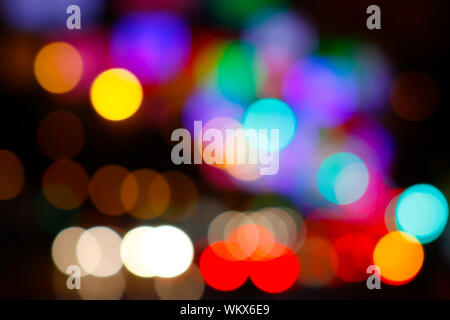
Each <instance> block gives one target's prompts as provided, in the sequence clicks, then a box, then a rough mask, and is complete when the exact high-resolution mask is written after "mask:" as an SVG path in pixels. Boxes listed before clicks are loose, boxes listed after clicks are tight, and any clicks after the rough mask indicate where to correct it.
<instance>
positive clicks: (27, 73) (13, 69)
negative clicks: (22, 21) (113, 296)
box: [0, 33, 35, 92]
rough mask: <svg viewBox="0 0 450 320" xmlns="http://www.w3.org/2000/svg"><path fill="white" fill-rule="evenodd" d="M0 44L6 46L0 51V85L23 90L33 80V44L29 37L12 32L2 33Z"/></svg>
mask: <svg viewBox="0 0 450 320" xmlns="http://www.w3.org/2000/svg"><path fill="white" fill-rule="evenodd" d="M0 46H1V47H2V48H8V49H7V50H2V51H1V52H0V68H1V70H2V72H1V74H0V79H1V81H2V86H4V88H7V89H8V90H13V91H16V92H17V91H19V92H23V90H25V89H28V88H29V87H30V85H31V83H32V81H34V79H33V62H34V55H35V47H34V44H33V43H32V42H31V41H30V38H29V37H27V36H24V35H22V34H18V33H14V34H11V35H9V36H7V35H4V36H3V37H2V40H0Z"/></svg>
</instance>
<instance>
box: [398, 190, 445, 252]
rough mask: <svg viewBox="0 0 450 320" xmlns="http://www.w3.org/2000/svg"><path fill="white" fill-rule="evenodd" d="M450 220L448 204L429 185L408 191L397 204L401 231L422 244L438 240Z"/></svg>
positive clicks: (439, 193) (437, 191)
mask: <svg viewBox="0 0 450 320" xmlns="http://www.w3.org/2000/svg"><path fill="white" fill-rule="evenodd" d="M447 220H448V203H447V200H446V199H445V197H444V195H443V194H442V192H441V191H439V190H438V189H437V188H436V187H434V186H432V185H429V184H416V185H414V186H412V187H409V188H408V189H406V190H405V191H404V192H403V193H402V195H401V196H400V198H399V199H398V202H397V207H396V209H395V223H396V225H397V228H398V229H399V230H400V231H404V232H406V233H409V234H410V235H413V236H414V237H416V238H417V239H418V240H419V241H420V242H421V243H423V244H424V243H429V242H431V241H433V240H435V239H436V238H438V237H439V236H440V235H441V233H442V232H443V231H444V229H445V225H446V224H447Z"/></svg>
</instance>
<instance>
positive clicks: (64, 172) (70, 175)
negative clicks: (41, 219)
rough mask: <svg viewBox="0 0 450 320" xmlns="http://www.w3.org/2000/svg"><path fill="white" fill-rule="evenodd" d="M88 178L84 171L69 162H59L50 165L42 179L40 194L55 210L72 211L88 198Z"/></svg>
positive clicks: (74, 163)
mask: <svg viewBox="0 0 450 320" xmlns="http://www.w3.org/2000/svg"><path fill="white" fill-rule="evenodd" d="M88 185H89V176H88V174H87V173H86V170H85V169H84V168H83V167H82V166H81V165H80V164H78V163H76V162H74V161H71V160H59V161H56V162H54V163H53V164H52V165H50V166H49V167H48V168H47V170H46V171H45V173H44V175H43V177H42V192H43V193H44V196H45V198H46V199H47V201H48V202H50V203H51V204H52V205H54V206H55V207H56V208H59V209H63V210H72V209H75V208H77V207H79V206H80V205H81V204H83V202H84V201H85V200H86V198H87V196H88Z"/></svg>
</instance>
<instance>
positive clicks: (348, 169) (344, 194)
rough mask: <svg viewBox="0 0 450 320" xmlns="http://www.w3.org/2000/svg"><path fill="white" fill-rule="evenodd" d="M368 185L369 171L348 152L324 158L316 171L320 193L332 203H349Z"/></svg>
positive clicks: (357, 197)
mask: <svg viewBox="0 0 450 320" xmlns="http://www.w3.org/2000/svg"><path fill="white" fill-rule="evenodd" d="M368 185H369V171H368V170H367V167H366V165H365V164H364V162H363V161H362V160H361V159H360V158H359V157H357V156H356V155H354V154H352V153H348V152H341V153H335V154H333V155H331V156H329V157H328V158H326V159H325V160H324V161H323V162H322V164H321V165H320V168H319V171H318V173H317V186H318V188H319V191H320V194H321V195H322V196H323V197H324V198H325V199H327V200H328V201H330V202H332V203H334V204H341V205H345V204H350V203H352V202H355V201H357V200H358V199H359V198H361V197H362V196H363V194H364V193H365V192H366V190H367V186H368Z"/></svg>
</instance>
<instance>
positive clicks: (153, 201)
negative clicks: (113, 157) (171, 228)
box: [121, 169, 170, 219]
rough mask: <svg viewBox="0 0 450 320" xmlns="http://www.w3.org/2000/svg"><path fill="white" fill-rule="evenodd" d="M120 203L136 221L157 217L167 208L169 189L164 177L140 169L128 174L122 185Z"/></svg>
mask: <svg viewBox="0 0 450 320" xmlns="http://www.w3.org/2000/svg"><path fill="white" fill-rule="evenodd" d="M121 197H122V202H123V203H124V205H125V207H127V208H130V209H129V210H128V211H129V212H130V214H131V215H133V216H134V217H136V218H138V219H154V218H157V217H159V216H160V215H161V214H162V213H163V212H164V211H165V210H166V209H167V207H168V205H169V201H170V188H169V184H168V183H167V181H166V179H165V178H164V176H162V175H161V174H159V173H157V172H155V171H153V170H150V169H140V170H136V171H134V172H132V173H130V174H129V175H128V176H127V177H126V178H125V180H124V181H123V183H122V187H121Z"/></svg>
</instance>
